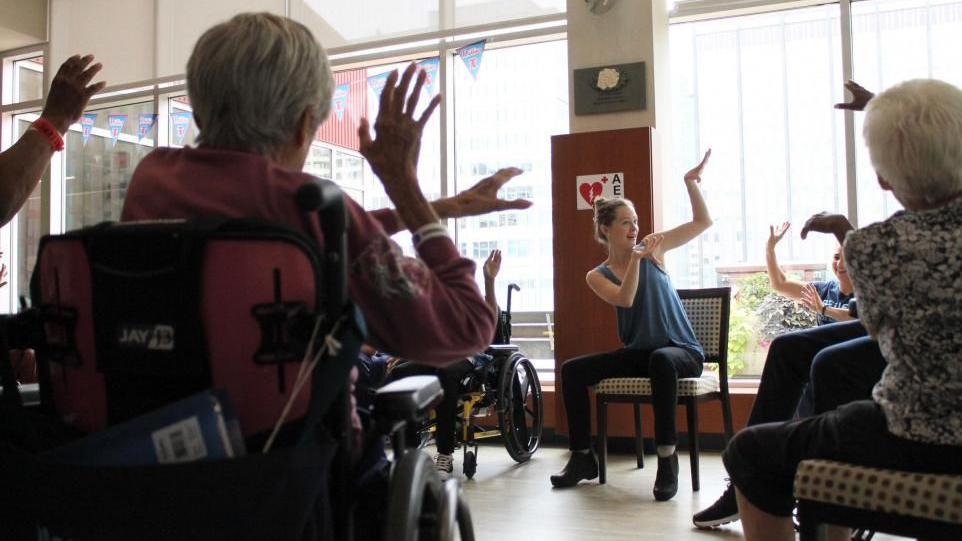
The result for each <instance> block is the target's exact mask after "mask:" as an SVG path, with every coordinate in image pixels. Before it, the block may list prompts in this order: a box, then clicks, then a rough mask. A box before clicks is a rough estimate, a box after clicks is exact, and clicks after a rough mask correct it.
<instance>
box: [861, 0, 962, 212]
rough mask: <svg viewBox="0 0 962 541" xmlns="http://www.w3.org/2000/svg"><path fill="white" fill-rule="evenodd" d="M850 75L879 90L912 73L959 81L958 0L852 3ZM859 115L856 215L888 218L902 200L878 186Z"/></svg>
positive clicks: (961, 10) (961, 17) (961, 21)
mask: <svg viewBox="0 0 962 541" xmlns="http://www.w3.org/2000/svg"><path fill="white" fill-rule="evenodd" d="M852 48H853V53H854V57H853V62H854V65H855V80H856V81H858V82H859V83H860V84H862V86H864V87H866V88H868V89H870V90H873V91H875V92H878V91H880V90H884V89H885V88H888V87H890V86H892V85H894V84H896V83H899V82H901V81H905V80H908V79H916V78H936V79H942V80H944V81H947V82H949V83H952V84H954V85H956V86H962V64H960V63H959V62H958V51H959V50H960V48H962V2H959V1H945V0H872V1H864V2H857V3H853V4H852ZM862 120H863V115H860V114H856V115H855V122H856V134H857V137H858V140H859V144H858V145H856V148H857V149H858V161H857V164H858V218H859V225H866V224H869V223H872V222H877V221H879V220H883V219H885V218H888V217H889V216H891V215H892V213H894V212H895V211H897V210H900V209H901V208H902V206H901V205H900V204H899V203H898V201H896V200H895V198H894V197H893V196H892V194H891V193H890V192H884V191H882V190H881V189H880V188H879V186H878V181H877V179H876V176H875V171H874V170H873V169H872V164H871V162H870V161H869V157H868V150H867V149H866V148H865V145H864V144H863V143H862V140H861V133H862Z"/></svg>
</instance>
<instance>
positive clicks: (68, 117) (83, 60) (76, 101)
mask: <svg viewBox="0 0 962 541" xmlns="http://www.w3.org/2000/svg"><path fill="white" fill-rule="evenodd" d="M93 60H94V56H93V55H92V54H88V55H87V56H84V57H81V56H80V55H74V56H71V57H70V58H68V59H67V61H66V62H64V63H63V64H62V65H61V66H60V69H59V70H57V74H56V75H54V77H53V81H51V83H50V93H49V94H47V101H46V103H44V106H43V112H42V113H41V114H40V116H41V117H42V118H43V119H45V120H46V121H48V122H50V123H51V124H53V126H54V128H56V129H57V130H58V131H59V132H60V133H66V131H67V128H69V127H70V125H71V124H73V123H74V122H76V121H77V120H79V119H80V115H81V114H83V111H84V108H86V107H87V102H88V101H90V97H91V96H93V95H94V94H96V93H97V92H100V91H101V90H103V89H104V87H105V86H107V83H106V82H104V81H100V82H98V83H95V84H90V81H91V80H92V79H93V78H94V75H97V72H99V71H100V69H101V68H102V67H103V66H101V64H100V63H99V62H98V63H96V64H94V65H92V66H91V65H90V63H91V62H93Z"/></svg>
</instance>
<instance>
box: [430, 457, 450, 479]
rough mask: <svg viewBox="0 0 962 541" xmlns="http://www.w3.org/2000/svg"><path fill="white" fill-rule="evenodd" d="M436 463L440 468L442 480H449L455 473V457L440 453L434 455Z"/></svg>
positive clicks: (439, 473) (439, 472)
mask: <svg viewBox="0 0 962 541" xmlns="http://www.w3.org/2000/svg"><path fill="white" fill-rule="evenodd" d="M434 465H435V467H436V468H437V469H438V475H439V476H441V481H447V480H448V479H450V478H451V475H452V474H453V473H454V457H453V456H451V455H444V454H441V453H438V454H436V455H434Z"/></svg>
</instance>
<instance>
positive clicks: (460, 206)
mask: <svg viewBox="0 0 962 541" xmlns="http://www.w3.org/2000/svg"><path fill="white" fill-rule="evenodd" d="M522 172H523V171H521V170H520V169H518V168H517V167H507V168H505V169H499V170H498V171H497V172H496V173H495V174H493V175H491V176H490V177H488V178H485V179H482V180H480V181H479V182H478V183H477V184H475V185H474V186H471V187H470V188H468V189H467V190H464V191H463V192H461V193H459V194H457V195H455V196H454V197H450V198H448V199H446V200H444V201H443V202H441V205H442V209H443V214H444V216H446V217H448V218H463V217H465V216H478V215H481V214H487V213H489V212H497V211H499V210H522V209H526V208H528V207H530V206H531V201H528V200H527V199H512V200H507V199H498V190H500V189H501V187H502V186H504V184H505V183H506V182H508V181H509V180H511V179H512V178H514V177H516V176H518V175H520V174H521V173H522Z"/></svg>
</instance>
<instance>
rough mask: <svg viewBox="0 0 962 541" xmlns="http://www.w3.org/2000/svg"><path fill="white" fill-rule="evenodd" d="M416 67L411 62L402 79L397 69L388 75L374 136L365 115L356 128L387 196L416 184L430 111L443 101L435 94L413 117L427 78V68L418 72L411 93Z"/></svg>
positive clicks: (363, 151) (375, 123) (364, 154)
mask: <svg viewBox="0 0 962 541" xmlns="http://www.w3.org/2000/svg"><path fill="white" fill-rule="evenodd" d="M416 71H417V65H416V64H415V63H413V62H412V63H411V64H410V65H408V67H407V69H405V70H404V74H403V75H401V80H400V82H398V74H397V71H394V72H392V73H391V74H390V75H389V76H388V78H387V81H385V83H384V90H382V91H381V101H380V110H379V111H378V114H377V119H376V120H375V121H374V131H375V134H376V135H375V137H374V139H372V138H371V128H370V125H369V123H368V121H367V119H366V118H362V119H361V123H360V126H359V127H358V130H357V132H358V137H359V138H360V151H361V155H362V156H364V158H366V159H367V161H368V164H370V166H371V169H372V170H373V171H374V173H375V174H376V175H377V176H378V178H380V179H381V183H382V184H383V185H384V189H385V191H387V193H388V196H391V194H392V192H394V191H395V190H396V189H398V188H403V187H411V185H412V184H413V185H415V186H416V185H417V182H418V177H417V165H418V155H419V154H420V151H421V134H422V132H423V131H424V125H425V124H427V122H428V119H429V118H430V117H431V113H433V112H434V109H435V108H437V106H438V104H439V103H441V96H440V95H438V96H434V97H433V98H431V101H430V102H429V103H428V105H427V108H425V110H424V112H423V113H422V114H421V116H420V117H419V118H414V110H415V108H416V107H417V104H418V99H419V98H420V95H421V88H423V87H424V83H425V80H426V78H427V74H426V73H425V72H424V71H420V72H418V74H417V79H416V80H415V83H414V88H413V89H412V91H411V94H410V96H408V87H409V86H410V84H411V79H412V78H413V77H414V73H415V72H416Z"/></svg>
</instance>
